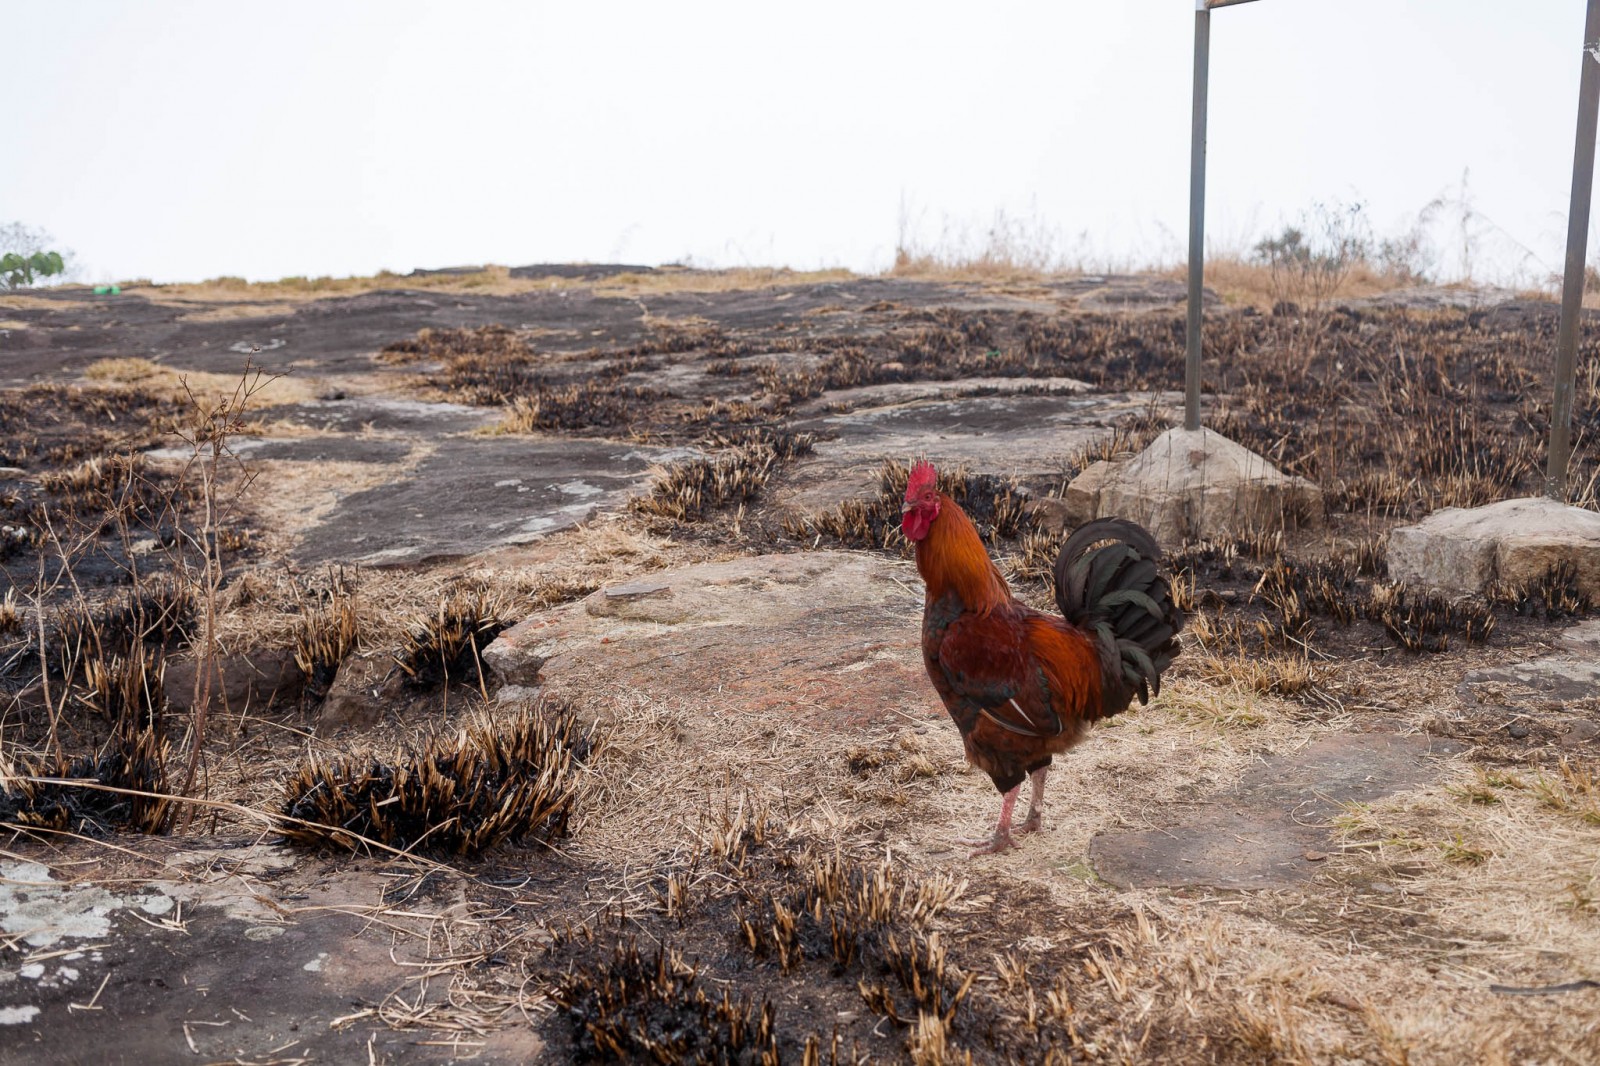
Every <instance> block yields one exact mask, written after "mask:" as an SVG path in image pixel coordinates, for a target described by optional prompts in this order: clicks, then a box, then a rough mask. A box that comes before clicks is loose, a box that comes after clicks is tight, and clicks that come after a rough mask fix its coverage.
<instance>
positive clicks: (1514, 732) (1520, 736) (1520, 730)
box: [1506, 722, 1529, 740]
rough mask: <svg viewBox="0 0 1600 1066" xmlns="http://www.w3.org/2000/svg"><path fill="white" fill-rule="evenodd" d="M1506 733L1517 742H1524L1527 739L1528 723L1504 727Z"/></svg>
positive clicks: (1513, 723)
mask: <svg viewBox="0 0 1600 1066" xmlns="http://www.w3.org/2000/svg"><path fill="white" fill-rule="evenodd" d="M1506 732H1507V733H1510V734H1511V736H1512V737H1513V738H1515V739H1517V740H1525V739H1527V736H1528V732H1529V730H1528V723H1526V722H1512V723H1511V724H1510V725H1509V726H1507V727H1506Z"/></svg>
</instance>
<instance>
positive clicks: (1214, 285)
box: [1161, 256, 1417, 311]
mask: <svg viewBox="0 0 1600 1066" xmlns="http://www.w3.org/2000/svg"><path fill="white" fill-rule="evenodd" d="M1161 276H1163V277H1166V278H1168V279H1170V280H1173V281H1187V280H1188V278H1189V270H1188V267H1187V266H1176V267H1172V268H1171V269H1169V270H1165V271H1162V272H1161ZM1205 283H1206V288H1208V289H1211V290H1212V291H1214V292H1215V293H1216V294H1217V295H1218V296H1221V297H1222V301H1223V303H1225V304H1227V305H1229V306H1240V307H1254V308H1256V309H1257V310H1260V311H1270V310H1272V305H1273V304H1274V303H1276V302H1277V301H1278V300H1291V301H1293V300H1295V299H1296V296H1295V294H1293V293H1291V292H1288V291H1285V287H1284V286H1283V284H1282V283H1281V282H1279V281H1278V280H1276V279H1274V277H1273V275H1272V270H1271V269H1270V268H1269V267H1267V266H1265V265H1263V264H1261V263H1253V262H1250V261H1249V260H1247V259H1244V258H1241V257H1239V256H1216V257H1213V258H1211V259H1207V260H1206V270H1205ZM1415 284H1417V283H1416V282H1414V281H1406V280H1403V279H1401V278H1398V277H1395V276H1393V275H1389V274H1384V273H1382V272H1381V271H1378V270H1375V269H1373V267H1372V266H1370V265H1369V264H1366V263H1356V264H1354V265H1353V266H1352V267H1351V268H1350V272H1349V273H1348V274H1347V275H1346V276H1345V277H1344V279H1343V281H1342V282H1341V283H1340V285H1339V286H1338V289H1337V291H1336V292H1335V294H1334V298H1336V299H1341V300H1357V299H1361V298H1363V297H1369V296H1377V295H1380V294H1382V293H1385V292H1393V291H1395V290H1396V289H1404V288H1410V287H1412V286H1414V285H1415Z"/></svg>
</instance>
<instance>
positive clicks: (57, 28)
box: [0, 0, 1600, 281]
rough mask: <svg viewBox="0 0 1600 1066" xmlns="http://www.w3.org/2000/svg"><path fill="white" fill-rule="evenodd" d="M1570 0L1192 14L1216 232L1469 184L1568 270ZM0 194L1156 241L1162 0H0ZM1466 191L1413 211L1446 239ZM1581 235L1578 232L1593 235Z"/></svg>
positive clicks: (81, 208)
mask: <svg viewBox="0 0 1600 1066" xmlns="http://www.w3.org/2000/svg"><path fill="white" fill-rule="evenodd" d="M1583 7H1584V5H1583V2H1582V0H1260V2H1258V3H1253V4H1247V5H1244V6H1241V7H1236V8H1229V9H1225V10H1221V11H1218V12H1216V13H1214V14H1213V16H1212V53H1211V60H1212V83H1211V136H1210V160H1211V164H1210V210H1209V213H1208V222H1207V227H1208V235H1209V237H1210V238H1211V247H1212V248H1213V250H1219V249H1221V250H1226V249H1230V248H1232V249H1240V248H1244V247H1247V246H1248V245H1249V244H1250V243H1251V242H1252V241H1253V240H1254V239H1255V238H1257V237H1259V236H1260V235H1262V234H1263V233H1264V232H1266V231H1269V230H1276V229H1277V228H1278V227H1279V226H1280V225H1281V224H1282V223H1283V222H1285V221H1290V220H1293V219H1294V218H1295V216H1296V214H1297V213H1298V212H1299V211H1301V210H1302V209H1304V208H1305V207H1307V206H1308V205H1310V204H1312V203H1313V202H1316V201H1325V202H1326V201H1339V202H1349V201H1355V200H1359V201H1363V202H1365V203H1366V204H1367V214H1368V216H1369V217H1370V219H1371V220H1372V223H1373V226H1374V228H1375V230H1377V231H1378V232H1379V233H1380V234H1384V233H1392V232H1397V231H1399V230H1402V229H1403V228H1405V227H1406V226H1407V225H1409V223H1410V220H1411V218H1412V217H1413V216H1414V215H1415V214H1416V213H1417V212H1418V211H1419V210H1420V209H1421V208H1422V207H1423V206H1424V205H1426V204H1427V203H1428V202H1429V201H1431V200H1434V199H1435V198H1437V197H1439V196H1441V195H1444V196H1445V197H1446V198H1450V199H1454V200H1457V201H1461V200H1463V195H1462V191H1463V185H1462V176H1463V174H1464V173H1467V174H1468V175H1469V177H1468V178H1467V181H1466V184H1465V197H1464V200H1465V202H1466V203H1468V204H1470V206H1471V215H1470V217H1469V218H1468V219H1467V221H1466V229H1467V232H1469V233H1470V234H1471V235H1472V238H1473V239H1472V243H1471V246H1470V248H1469V249H1468V252H1469V254H1468V257H1467V261H1468V262H1469V263H1470V265H1471V268H1472V270H1473V272H1474V273H1475V274H1476V275H1478V276H1479V277H1494V276H1507V275H1510V274H1514V273H1520V274H1521V275H1522V276H1523V278H1524V279H1527V278H1531V277H1533V276H1536V275H1538V274H1541V273H1543V272H1546V271H1552V270H1556V269H1559V266H1560V263H1561V260H1562V245H1563V241H1564V236H1565V217H1566V210H1567V198H1568V195H1569V182H1570V176H1571V166H1572V148H1573V130H1574V123H1575V116H1576V94H1577V82H1578V71H1579V45H1580V43H1581V38H1582V31H1583ZM0 25H3V26H4V33H5V39H6V48H5V54H6V59H7V63H6V73H7V77H6V82H7V84H8V85H9V86H10V88H9V90H8V102H7V104H6V105H5V106H4V107H3V108H0V148H3V151H0V223H3V222H7V221H11V220H16V221H20V222H23V223H25V224H27V225H30V226H35V227H42V228H44V229H46V230H48V231H49V232H50V233H51V234H53V235H54V236H55V238H56V239H57V241H58V243H59V244H60V245H63V246H66V247H69V248H71V249H73V250H74V251H75V252H76V253H77V257H78V261H79V264H80V270H79V275H80V278H81V279H82V280H88V281H95V280H111V279H117V278H133V277H150V278H154V279H156V280H188V279H199V278H205V277H211V276H215V275H220V274H235V275H243V276H245V277H249V278H252V279H263V278H276V277H280V276H284V275H290V274H305V275H318V274H336V275H339V274H353V273H360V274H365V273H371V272H373V271H376V270H378V269H381V268H388V269H393V270H400V271H405V270H409V269H411V268H412V267H416V266H441V265H447V264H457V263H479V262H497V263H505V264H511V265H515V264H519V263H530V262H547V261H567V260H587V261H613V260H620V261H627V262H642V263H660V262H669V261H678V260H683V259H685V258H689V259H691V260H692V261H693V262H695V263H698V264H701V265H712V266H739V265H787V266H792V267H796V268H810V267H819V266H820V267H827V266H846V267H851V268H854V269H856V270H877V269H881V268H883V267H885V266H887V265H888V264H889V262H890V260H891V258H892V256H893V252H894V248H895V244H896V241H897V239H898V237H899V236H900V232H901V227H902V220H905V221H906V222H908V223H909V226H910V230H911V236H912V237H914V238H915V239H917V240H918V241H920V242H921V243H922V244H923V245H939V244H941V243H943V244H944V245H945V246H946V247H947V248H948V247H950V246H952V245H954V244H956V243H958V242H960V241H961V240H962V239H963V236H965V239H967V240H969V241H971V240H976V239H979V238H980V237H981V235H982V233H983V231H984V230H985V228H986V227H987V225H988V224H989V223H990V221H991V219H992V218H993V217H994V216H995V213H996V212H997V211H1000V212H1005V214H1006V216H1007V217H1008V218H1011V219H1013V220H1015V221H1016V222H1017V224H1018V225H1020V226H1021V227H1022V228H1023V229H1024V230H1025V231H1027V234H1028V235H1029V236H1031V237H1033V238H1038V237H1040V236H1042V235H1049V236H1051V237H1053V239H1054V242H1055V246H1056V250H1057V252H1058V253H1059V254H1061V255H1062V256H1063V257H1065V258H1068V259H1073V260H1083V261H1086V263H1087V265H1090V266H1098V265H1104V264H1110V265H1115V264H1118V263H1129V264H1139V263H1144V262H1151V261H1163V262H1168V263H1172V262H1178V261H1181V260H1182V259H1183V247H1184V246H1183V242H1184V240H1185V237H1184V234H1185V233H1186V226H1187V174H1188V151H1189V134H1188V123H1189V106H1190V97H1189V85H1190V76H1191V53H1192V41H1193V37H1192V34H1193V25H1194V15H1193V4H1192V2H1191V0H1094V2H1090V0H1054V2H1036V3H1002V2H992V0H991V2H975V0H963V2H960V3H945V2H941V0H920V2H917V3H889V2H874V0H856V2H853V3H832V2H827V0H808V2H805V3H758V2H750V0H744V2H740V3H727V4H723V3H703V2H697V0H679V2H677V3H662V2H659V0H658V2H651V3H603V2H589V3H583V2H573V0H567V2H564V3H559V4H556V3H544V2H538V0H525V2H516V3H511V2H505V3H490V2H468V0H453V2H448V3H446V2H434V3H420V2H413V0H382V2H365V0H363V2H354V0H350V2H344V0H321V2H315V3H307V2H296V0H288V2H274V3H263V4H245V3H234V2H212V0H206V2H198V0H190V2H183V0H144V2H138V3H135V2H131V0H130V2H124V3H113V2H94V0H74V2H66V0H0ZM1461 232H1462V213H1461V212H1460V211H1459V210H1455V209H1451V210H1447V211H1445V212H1443V213H1441V215H1440V217H1439V223H1438V225H1437V226H1436V227H1435V238H1436V241H1437V243H1438V247H1439V251H1440V253H1441V259H1442V263H1441V266H1442V268H1443V269H1442V273H1443V274H1444V275H1446V276H1449V275H1453V274H1459V273H1460V272H1461V270H1462V266H1463V248H1462V243H1461V240H1460V235H1461ZM1597 251H1600V249H1597Z"/></svg>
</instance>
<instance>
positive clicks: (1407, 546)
mask: <svg viewBox="0 0 1600 1066" xmlns="http://www.w3.org/2000/svg"><path fill="white" fill-rule="evenodd" d="M1388 561H1389V576H1390V577H1392V578H1394V579H1395V580H1396V581H1407V582H1411V583H1414V584H1418V585H1425V586H1427V587H1428V588H1432V589H1436V590H1438V591H1440V592H1443V593H1446V594H1448V595H1466V594H1469V593H1476V592H1481V591H1483V590H1484V589H1486V588H1488V587H1489V586H1490V585H1491V584H1493V583H1495V582H1497V581H1504V582H1508V583H1511V584H1525V583H1527V582H1529V581H1536V580H1538V579H1539V578H1541V577H1543V576H1544V575H1545V573H1546V572H1547V571H1548V570H1549V569H1550V568H1551V567H1552V566H1557V565H1559V564H1562V563H1567V564H1571V566H1572V567H1573V569H1574V570H1575V571H1576V574H1577V583H1578V587H1579V588H1580V589H1582V590H1583V591H1584V592H1585V593H1587V594H1588V595H1589V596H1591V597H1593V598H1594V599H1597V600H1600V513H1597V512H1595V511H1586V510H1584V509H1583V508H1581V507H1570V506H1568V505H1566V504H1564V503H1561V502H1560V501H1558V500H1552V499H1548V498H1546V497H1542V496H1540V497H1529V498H1524V499H1516V500H1502V501H1501V502H1499V503H1491V504H1489V505H1488V506H1486V507H1473V508H1470V509H1463V508H1460V507H1446V508H1445V509H1443V510H1441V511H1436V512H1434V513H1433V514H1431V515H1429V516H1428V517H1427V518H1425V519H1423V520H1422V521H1421V522H1418V523H1417V524H1416V525H1414V526H1402V527H1400V528H1397V529H1395V530H1394V531H1392V532H1391V533H1390V534H1389V553H1388Z"/></svg>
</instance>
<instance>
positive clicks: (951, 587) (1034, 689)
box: [902, 464, 1182, 851]
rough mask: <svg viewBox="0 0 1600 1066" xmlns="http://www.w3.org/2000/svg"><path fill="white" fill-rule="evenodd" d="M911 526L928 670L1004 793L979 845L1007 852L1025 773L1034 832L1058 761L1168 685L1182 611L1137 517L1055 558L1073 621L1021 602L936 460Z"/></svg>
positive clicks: (969, 749)
mask: <svg viewBox="0 0 1600 1066" xmlns="http://www.w3.org/2000/svg"><path fill="white" fill-rule="evenodd" d="M1097 526H1098V527H1100V528H1096V527H1097ZM902 528H903V529H904V530H905V532H906V535H907V536H908V537H910V538H911V539H912V540H913V541H914V542H915V543H916V546H917V570H918V572H919V573H920V574H921V575H922V580H923V583H924V584H925V585H926V587H927V594H926V598H925V600H924V606H923V620H922V653H923V661H924V663H925V665H926V666H927V668H928V676H929V678H930V679H932V681H933V687H934V689H935V690H936V691H937V692H938V693H939V697H940V699H941V700H943V702H944V705H945V709H946V710H948V711H949V712H950V717H951V718H952V719H953V720H954V721H955V723H956V726H957V728H959V729H960V730H961V737H962V741H963V744H964V746H965V748H966V755H967V760H968V761H969V762H971V763H972V764H973V765H974V766H976V767H978V768H979V769H981V770H983V771H984V772H985V773H987V774H988V775H989V776H990V777H991V778H992V779H993V780H994V783H995V787H996V788H998V789H999V790H1000V792H1001V793H1002V795H1003V796H1004V797H1005V800H1004V804H1003V806H1002V809H1001V818H1000V824H999V826H998V827H997V829H996V831H995V834H994V836H993V837H992V838H991V839H990V840H988V841H986V842H984V846H983V847H982V848H981V849H980V850H981V851H999V850H1002V849H1004V848H1005V847H1008V846H1010V844H1011V836H1010V821H1011V808H1012V806H1013V804H1014V803H1015V801H1016V798H1017V791H1018V789H1019V788H1020V786H1021V783H1022V779H1023V778H1024V777H1027V776H1030V775H1032V777H1033V782H1034V785H1033V798H1032V800H1031V802H1030V804H1029V813H1028V817H1027V819H1026V820H1025V821H1024V822H1023V824H1022V826H1021V829H1022V831H1024V832H1025V831H1028V830H1030V829H1036V828H1038V826H1039V823H1040V818H1041V808H1042V800H1043V791H1044V777H1045V771H1046V768H1047V767H1048V766H1049V765H1050V762H1051V759H1052V757H1053V756H1055V755H1059V754H1061V753H1063V752H1065V751H1066V750H1067V749H1069V748H1071V747H1072V746H1073V745H1074V744H1076V743H1077V742H1078V741H1079V740H1080V739H1082V737H1083V735H1084V733H1085V731H1086V730H1087V729H1088V727H1089V725H1091V724H1092V723H1094V722H1095V721H1098V720H1099V719H1101V718H1104V717H1107V716H1109V715H1112V714H1116V713H1117V712H1118V711H1120V710H1123V709H1124V708H1126V707H1127V705H1128V703H1129V701H1130V699H1131V697H1132V696H1133V695H1135V694H1138V695H1139V696H1140V698H1141V699H1143V698H1144V691H1143V690H1144V687H1145V685H1146V684H1149V685H1152V686H1154V687H1156V688H1157V689H1158V690H1159V685H1160V672H1161V670H1162V669H1164V668H1165V666H1166V664H1167V662H1170V660H1171V657H1172V655H1174V654H1176V652H1177V642H1176V638H1175V634H1176V632H1177V630H1178V628H1179V627H1180V626H1181V625H1182V619H1181V617H1180V616H1179V615H1178V614H1177V612H1176V610H1175V609H1173V607H1172V604H1171V599H1170V593H1169V592H1168V589H1167V584H1166V580H1165V579H1164V578H1161V577H1160V576H1159V574H1157V572H1156V570H1155V567H1154V563H1153V560H1150V559H1149V558H1148V556H1149V555H1150V554H1156V552H1155V545H1154V543H1153V542H1151V541H1150V540H1149V536H1148V534H1145V533H1144V532H1143V531H1142V530H1139V529H1138V527H1135V526H1132V525H1131V524H1130V523H1122V522H1115V521H1112V522H1106V523H1099V524H1091V526H1089V527H1085V530H1084V531H1081V532H1080V533H1079V534H1075V535H1074V537H1073V538H1071V539H1069V540H1068V542H1067V546H1066V547H1065V548H1064V549H1063V553H1062V558H1061V560H1060V561H1059V562H1058V563H1057V596H1058V601H1059V602H1060V603H1061V604H1062V609H1063V614H1064V615H1065V616H1067V617H1057V616H1055V615H1050V614H1046V613H1044V612H1042V611H1036V610H1034V609H1032V608H1030V607H1027V606H1025V605H1023V604H1021V603H1018V602H1017V601H1016V599H1015V598H1013V597H1012V595H1011V590H1010V588H1009V587H1008V586H1007V585H1006V582H1005V579H1004V578H1003V577H1001V575H1000V572H999V571H998V570H997V569H995V566H994V564H993V563H992V562H990V560H989V556H988V553H987V552H986V551H985V550H984V546H983V540H982V538H981V537H980V536H979V535H978V531H977V529H976V527H974V526H973V524H972V520H971V519H969V518H968V517H967V516H966V514H965V513H963V512H962V510H961V508H960V507H958V506H957V505H956V503H955V501H954V500H952V499H951V498H950V497H949V496H946V495H944V494H942V493H940V492H938V491H937V489H936V487H935V475H934V472H933V469H932V467H930V466H928V465H927V464H918V465H917V466H916V467H915V468H913V471H912V477H911V480H910V483H909V484H908V486H907V489H906V504H905V511H904V519H903V521H902ZM1140 538H1142V540H1141V539H1140ZM1107 541H1109V542H1111V543H1110V544H1105V543H1104V542H1107ZM1096 545H1101V547H1096ZM1107 552H1110V553H1111V554H1106V553H1107ZM1118 553H1120V554H1118ZM1091 591H1092V595H1089V594H1088V593H1089V592H1091ZM1069 617H1070V618H1071V619H1072V620H1070V621H1069ZM1074 621H1076V622H1078V623H1079V624H1077V625H1075V624H1073V623H1074Z"/></svg>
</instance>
